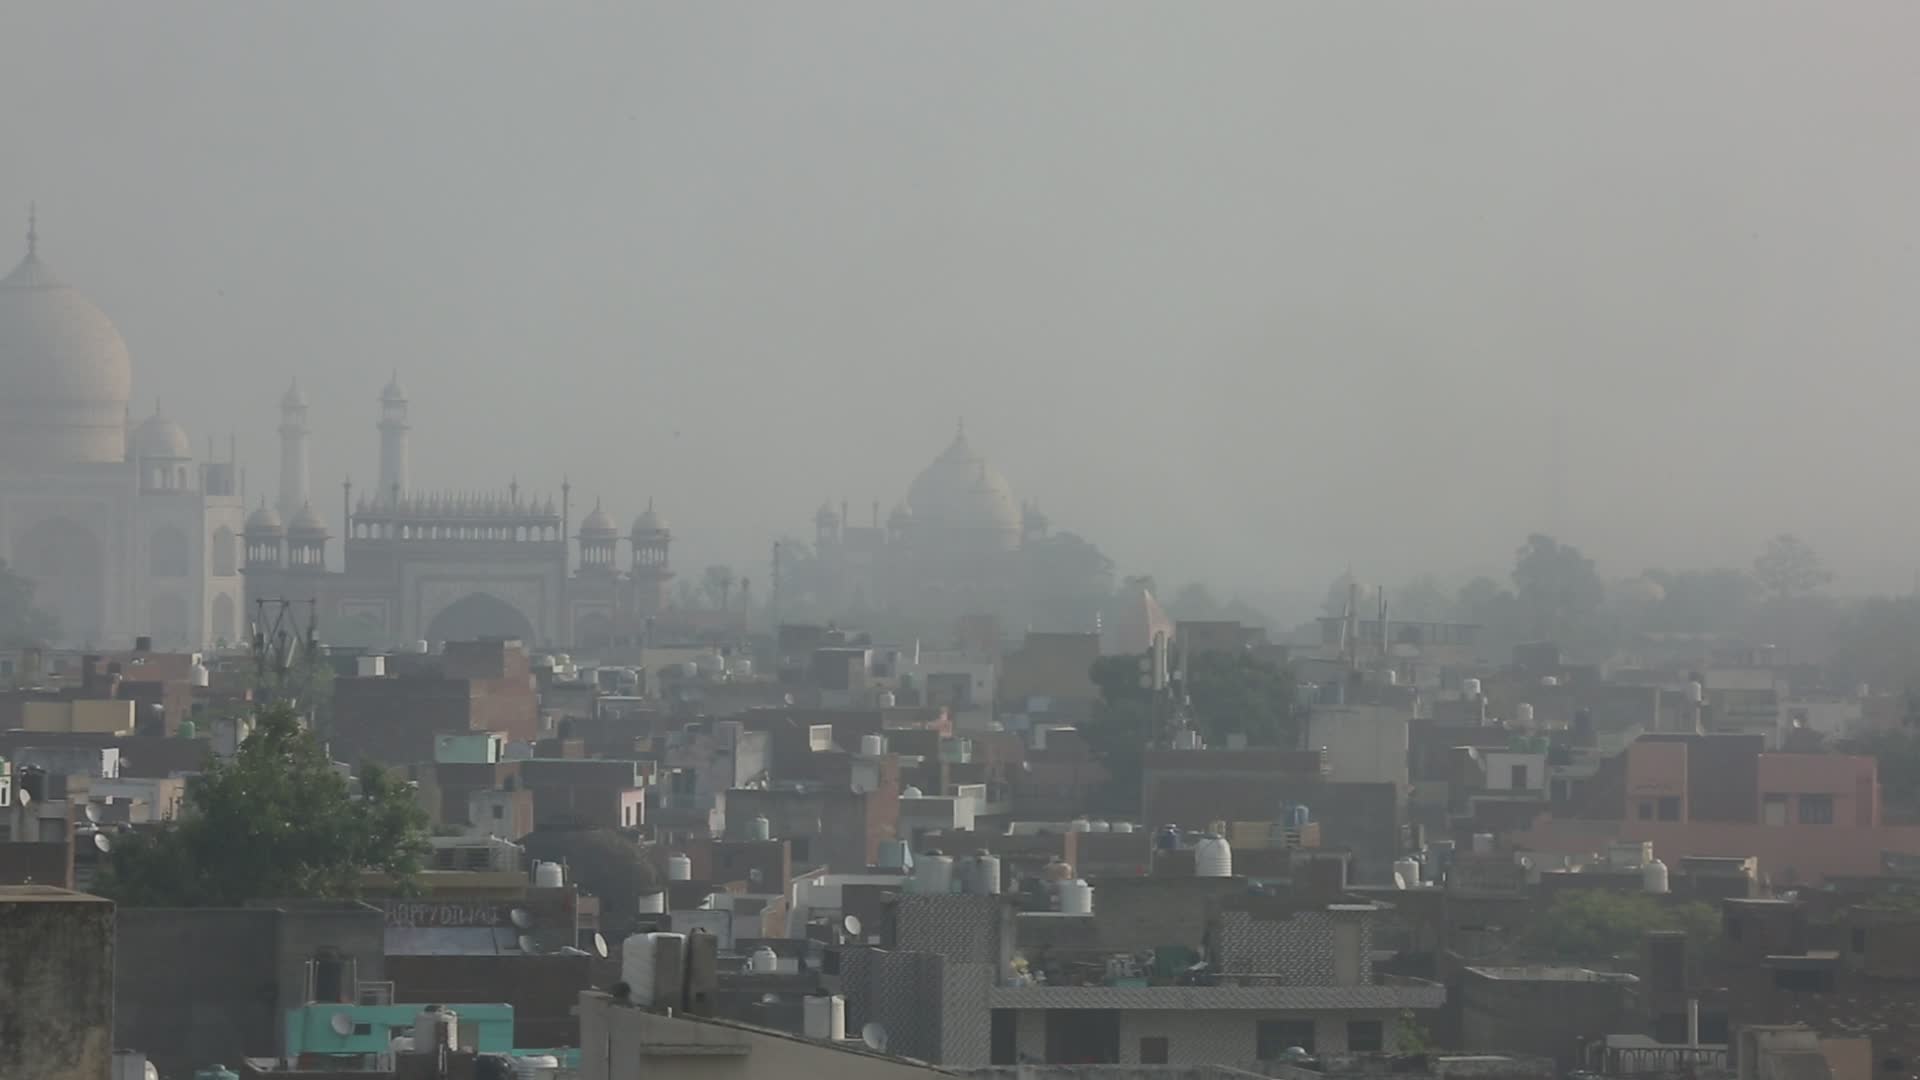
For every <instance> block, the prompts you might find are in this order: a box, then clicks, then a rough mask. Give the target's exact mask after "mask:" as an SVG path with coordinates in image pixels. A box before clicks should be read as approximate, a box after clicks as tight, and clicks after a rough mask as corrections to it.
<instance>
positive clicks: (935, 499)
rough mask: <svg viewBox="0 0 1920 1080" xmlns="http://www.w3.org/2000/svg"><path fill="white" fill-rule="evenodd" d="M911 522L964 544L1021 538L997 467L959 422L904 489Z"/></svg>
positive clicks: (1016, 512) (1012, 542)
mask: <svg viewBox="0 0 1920 1080" xmlns="http://www.w3.org/2000/svg"><path fill="white" fill-rule="evenodd" d="M907 507H908V509H910V510H911V511H912V512H913V523H914V527H915V528H916V529H918V530H921V531H922V532H924V533H926V534H930V535H938V534H940V533H943V532H944V533H947V534H949V538H950V539H953V540H957V541H960V542H962V543H963V544H964V545H965V546H968V547H984V548H1000V549H1009V548H1013V547H1015V546H1017V545H1018V544H1019V542H1020V508H1019V505H1018V504H1017V503H1015V502H1014V501H1013V489H1012V488H1011V487H1010V486H1008V484H1007V479H1006V477H1004V476H1001V475H1000V472H999V470H998V469H995V468H994V467H993V466H992V465H989V464H988V463H987V460H986V459H985V458H983V457H981V456H980V455H979V454H977V453H975V452H974V450H973V447H972V446H970V445H968V443H967V431H966V428H965V427H964V426H963V427H961V428H960V429H959V431H958V432H956V433H955V434H954V437H953V442H952V443H951V444H949V445H948V446H947V449H946V451H945V452H944V453H942V454H941V455H940V456H939V457H937V458H935V459H934V461H933V464H931V465H928V466H927V467H926V468H925V469H923V470H921V472H920V475H919V476H917V477H915V478H914V481H913V486H912V487H911V488H909V489H908V490H907Z"/></svg>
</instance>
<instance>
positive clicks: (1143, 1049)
mask: <svg viewBox="0 0 1920 1080" xmlns="http://www.w3.org/2000/svg"><path fill="white" fill-rule="evenodd" d="M1166 1063H1167V1040H1166V1037H1165V1036H1162V1035H1149V1036H1147V1037H1146V1038H1144V1039H1141V1040H1140V1064H1142V1065H1165V1064H1166Z"/></svg>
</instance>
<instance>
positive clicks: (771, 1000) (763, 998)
mask: <svg viewBox="0 0 1920 1080" xmlns="http://www.w3.org/2000/svg"><path fill="white" fill-rule="evenodd" d="M760 1004H762V1005H778V1004H780V995H779V994H761V995H760Z"/></svg>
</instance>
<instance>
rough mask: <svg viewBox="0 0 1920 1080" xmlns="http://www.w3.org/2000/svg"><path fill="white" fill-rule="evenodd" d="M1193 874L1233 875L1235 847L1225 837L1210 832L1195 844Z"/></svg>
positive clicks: (1197, 875)
mask: <svg viewBox="0 0 1920 1080" xmlns="http://www.w3.org/2000/svg"><path fill="white" fill-rule="evenodd" d="M1193 876H1194V877H1232V876H1233V848H1232V847H1231V846H1229V845H1228V844H1227V841H1226V840H1225V838H1223V837H1219V836H1214V835H1213V834H1211V833H1209V834H1207V835H1206V836H1205V837H1202V838H1201V840H1200V842H1199V843H1198V844H1195V845H1194V846H1193Z"/></svg>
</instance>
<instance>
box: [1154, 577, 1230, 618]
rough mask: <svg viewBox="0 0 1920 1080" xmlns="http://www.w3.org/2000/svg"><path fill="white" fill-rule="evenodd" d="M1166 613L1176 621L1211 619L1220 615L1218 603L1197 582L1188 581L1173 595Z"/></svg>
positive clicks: (1210, 593)
mask: <svg viewBox="0 0 1920 1080" xmlns="http://www.w3.org/2000/svg"><path fill="white" fill-rule="evenodd" d="M1167 613H1168V614H1170V615H1172V616H1173V617H1174V618H1176V619H1212V618H1216V617H1217V616H1218V615H1219V614H1220V601H1218V600H1216V599H1214V598H1213V593H1212V592H1211V591H1209V590H1208V589H1207V587H1206V586H1205V585H1202V584H1200V583H1199V582H1197V581H1189V582H1187V583H1186V584H1185V585H1182V586H1180V591H1178V592H1176V593H1174V594H1173V603H1172V604H1169V605H1168V606H1167Z"/></svg>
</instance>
